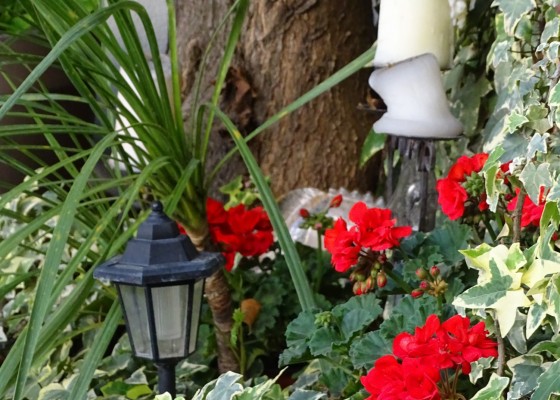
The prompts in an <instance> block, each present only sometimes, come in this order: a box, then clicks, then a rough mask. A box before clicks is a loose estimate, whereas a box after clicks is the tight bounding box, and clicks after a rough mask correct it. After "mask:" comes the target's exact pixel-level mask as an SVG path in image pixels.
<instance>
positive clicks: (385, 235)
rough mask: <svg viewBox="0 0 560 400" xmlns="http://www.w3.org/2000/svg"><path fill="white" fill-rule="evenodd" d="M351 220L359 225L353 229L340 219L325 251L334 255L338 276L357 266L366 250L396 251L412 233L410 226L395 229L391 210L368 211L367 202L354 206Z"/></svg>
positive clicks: (326, 236)
mask: <svg viewBox="0 0 560 400" xmlns="http://www.w3.org/2000/svg"><path fill="white" fill-rule="evenodd" d="M349 217H350V220H351V221H352V222H354V223H355V225H354V226H352V227H351V228H350V229H348V227H347V225H346V221H345V220H344V219H343V218H339V219H338V220H337V221H336V222H335V224H334V227H333V228H332V229H327V231H326V232H325V248H326V249H327V250H328V251H329V252H330V253H331V254H332V264H333V265H334V268H335V269H336V270H337V271H338V272H346V271H347V270H348V269H349V268H350V267H352V266H353V265H356V264H357V262H358V258H359V256H360V255H361V254H362V252H363V250H368V249H369V250H371V251H375V252H380V251H383V250H387V249H390V248H393V247H396V246H398V245H399V244H400V240H401V239H402V238H404V237H407V236H409V235H410V234H411V233H412V228H411V227H410V226H395V224H396V220H395V219H392V218H391V210H388V209H385V208H368V207H367V206H366V204H365V203H364V202H358V203H356V204H354V206H353V207H352V209H351V210H350V213H349Z"/></svg>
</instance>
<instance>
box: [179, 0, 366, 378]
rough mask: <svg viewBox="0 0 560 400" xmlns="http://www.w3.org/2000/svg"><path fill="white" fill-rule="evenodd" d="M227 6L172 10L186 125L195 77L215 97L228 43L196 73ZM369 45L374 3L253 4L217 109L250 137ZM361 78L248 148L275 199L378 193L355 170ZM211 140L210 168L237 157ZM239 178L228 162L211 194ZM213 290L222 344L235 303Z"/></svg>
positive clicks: (197, 2)
mask: <svg viewBox="0 0 560 400" xmlns="http://www.w3.org/2000/svg"><path fill="white" fill-rule="evenodd" d="M232 3H233V1H231V0H177V12H178V14H177V17H178V34H179V47H180V51H181V61H182V66H183V82H184V93H183V94H184V97H185V102H184V112H185V115H186V118H187V119H188V118H189V115H190V108H189V107H190V100H191V97H192V94H193V93H192V92H193V85H194V77H195V75H196V73H197V72H198V71H199V70H201V69H204V71H205V79H204V81H203V92H204V93H205V94H206V95H208V94H209V93H210V92H211V90H212V80H213V77H214V76H215V72H216V70H217V67H218V63H219V59H220V56H221V55H222V51H223V48H224V43H225V38H226V37H227V35H226V33H224V34H221V35H220V36H219V39H218V41H217V42H216V43H215V45H214V48H213V51H212V52H211V54H210V57H209V59H208V62H207V63H206V64H204V65H202V62H201V58H202V54H203V53H204V50H205V48H206V46H207V45H208V42H209V38H210V35H211V34H212V32H213V31H214V30H215V29H216V28H217V26H218V23H219V21H220V20H221V18H222V17H223V15H225V13H226V11H227V9H228V7H229V6H230V5H231V4H232ZM346 3H351V5H350V4H348V5H347V4H346ZM226 32H227V29H226ZM373 40H374V29H373V24H372V11H371V1H370V0H354V1H352V2H341V1H335V0H321V1H319V0H255V1H253V2H252V3H251V7H250V9H249V13H248V17H247V20H246V22H245V27H244V30H243V34H242V36H241V40H240V44H239V46H238V49H237V52H236V56H235V60H234V62H233V67H232V68H231V70H230V73H229V77H228V85H227V87H226V89H225V90H224V93H223V96H222V103H221V107H222V109H223V110H224V111H226V112H227V113H228V115H229V116H230V117H231V118H232V119H233V120H234V122H236V124H237V125H238V127H239V128H240V130H241V131H242V132H245V133H247V132H250V131H251V130H252V129H253V128H255V127H256V126H258V125H259V124H260V123H262V122H264V121H265V120H266V119H267V118H268V117H270V116H271V115H273V114H274V113H275V112H277V111H279V110H280V109H281V108H282V107H283V106H285V105H287V104H289V103H290V102H292V101H293V100H295V99H296V98H298V97H299V96H300V95H302V94H304V93H305V92H306V91H308V90H309V89H311V88H313V87H314V86H316V85H317V84H318V83H319V82H321V81H322V80H324V79H326V78H327V77H328V76H330V75H332V74H333V73H334V72H335V71H337V70H338V69H340V68H341V67H343V66H344V65H345V64H347V63H348V62H350V61H351V60H352V59H354V58H355V57H357V56H358V55H359V54H361V53H362V52H363V51H365V50H366V49H367V48H368V47H369V46H370V45H371V44H372V42H373ZM367 73H368V72H367V71H364V72H363V73H359V74H356V75H354V76H353V77H351V78H349V79H347V80H346V81H345V82H343V83H342V84H340V85H338V86H337V87H336V88H334V89H332V90H331V91H329V92H328V93H325V94H323V95H322V96H321V97H319V98H318V99H316V100H314V101H313V102H311V103H309V104H308V105H306V106H305V107H303V108H301V109H300V110H298V111H297V112H296V113H294V114H292V115H290V116H288V117H287V118H284V119H283V120H282V121H281V122H280V123H278V124H276V125H275V126H273V127H271V128H270V129H269V130H268V131H267V132H265V133H264V134H262V135H261V136H260V137H258V138H257V139H255V140H253V141H252V143H251V148H252V150H253V152H254V154H255V156H256V158H257V160H258V161H259V163H260V165H261V166H262V168H263V170H264V172H265V174H266V175H268V176H270V180H271V185H272V189H273V191H274V193H275V194H276V195H277V196H280V195H282V194H285V193H287V192H288V191H289V190H291V189H295V188H300V187H317V188H320V189H328V188H339V187H345V188H348V189H360V190H368V189H371V188H372V187H374V185H375V184H376V182H375V181H374V174H373V173H372V172H373V170H374V169H375V167H374V166H372V167H370V168H369V169H360V168H359V165H358V158H359V157H358V155H359V152H360V148H361V145H362V143H363V140H364V138H365V136H366V135H367V133H368V131H369V129H370V127H371V123H372V119H371V117H369V116H368V115H366V114H364V113H363V112H360V111H358V110H357V105H358V103H360V102H362V101H363V100H364V99H365V97H366V92H367V76H368V75H367ZM213 135H214V136H213V140H212V144H211V149H210V154H209V163H210V164H213V163H215V162H217V161H219V160H220V159H221V158H222V157H223V155H224V154H226V153H227V152H228V151H229V150H230V149H231V148H233V147H234V144H233V142H232V141H231V140H230V138H229V136H228V134H227V133H226V132H225V131H220V130H219V129H217V130H216V131H215V132H213ZM245 171H246V170H245V168H244V166H243V165H242V162H241V161H240V159H239V158H237V159H233V160H231V162H230V163H229V164H228V166H227V168H225V169H224V171H223V172H222V173H221V175H220V176H219V177H218V179H217V183H216V187H217V186H219V185H221V184H223V183H225V182H227V181H229V180H230V179H231V178H233V177H235V176H236V175H239V174H243V173H245ZM213 290H219V291H220V292H221V294H220V295H223V296H224V297H223V298H220V300H219V301H217V300H216V297H217V295H216V293H212V294H211V297H212V300H214V301H216V305H212V303H211V304H210V306H211V308H212V309H213V311H214V312H217V311H219V312H221V313H222V314H221V316H220V317H219V318H218V320H220V321H221V322H222V323H221V325H220V326H219V327H218V328H219V330H224V329H225V331H226V332H225V333H226V334H227V333H228V332H227V330H228V327H227V324H224V323H223V322H224V321H227V320H229V321H230V320H231V299H230V298H228V294H229V293H226V292H227V288H221V289H217V288H216V285H213ZM209 297H210V296H209ZM218 297H219V296H218ZM224 299H225V300H224ZM228 302H229V303H228ZM227 304H230V305H229V306H227ZM218 305H219V310H218V309H217V307H218ZM224 313H225V314H224ZM227 313H230V314H229V316H227V315H226V314H227ZM214 318H215V319H216V314H214ZM228 318H229V319H228ZM222 350H223V351H227V350H226V349H221V350H220V351H222ZM220 358H221V359H222V360H221V362H220V369H221V370H224V369H223V368H222V366H224V361H223V357H220ZM226 358H227V357H226ZM225 363H226V364H227V363H228V362H225Z"/></svg>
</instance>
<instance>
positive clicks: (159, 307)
mask: <svg viewBox="0 0 560 400" xmlns="http://www.w3.org/2000/svg"><path fill="white" fill-rule="evenodd" d="M189 289H191V287H190V285H177V286H162V287H153V288H152V289H151V290H152V301H153V305H154V320H155V326H156V336H157V341H158V353H159V358H177V357H180V358H182V357H184V356H185V355H186V351H185V344H186V341H187V338H186V337H185V336H186V334H187V332H188V330H187V329H188V328H187V326H188V319H187V318H188V308H189V307H188V305H189V294H190V293H189Z"/></svg>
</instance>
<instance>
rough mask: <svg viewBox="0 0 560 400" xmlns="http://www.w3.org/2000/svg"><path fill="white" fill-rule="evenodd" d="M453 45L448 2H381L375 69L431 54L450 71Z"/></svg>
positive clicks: (374, 61)
mask: <svg viewBox="0 0 560 400" xmlns="http://www.w3.org/2000/svg"><path fill="white" fill-rule="evenodd" d="M452 46H453V26H452V24H451V9H450V7H449V2H448V0H381V6H380V10H379V29H378V32H377V52H376V54H375V59H374V60H373V64H374V65H375V66H378V67H384V66H387V65H390V64H393V63H396V62H399V61H402V60H405V59H407V58H410V57H414V56H418V55H420V54H424V53H432V54H434V55H435V56H436V58H437V60H438V63H439V66H440V67H441V68H449V67H450V65H451V58H452Z"/></svg>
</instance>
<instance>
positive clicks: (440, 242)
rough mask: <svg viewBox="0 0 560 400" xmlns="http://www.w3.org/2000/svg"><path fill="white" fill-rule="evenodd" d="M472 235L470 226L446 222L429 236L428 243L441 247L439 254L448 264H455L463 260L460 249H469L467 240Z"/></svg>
mask: <svg viewBox="0 0 560 400" xmlns="http://www.w3.org/2000/svg"><path fill="white" fill-rule="evenodd" d="M471 234H472V232H471V229H470V228H469V226H468V225H462V224H460V223H458V222H456V221H446V222H445V223H444V224H443V225H442V226H441V227H439V228H437V229H435V230H434V231H433V232H432V233H431V234H430V235H429V236H428V239H427V242H428V243H429V244H434V245H437V246H438V247H439V252H440V253H441V255H443V257H444V258H445V261H446V262H447V263H450V264H455V263H457V262H460V261H462V260H463V256H462V255H461V254H460V253H459V249H464V248H466V247H467V239H469V238H470V235H471Z"/></svg>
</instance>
